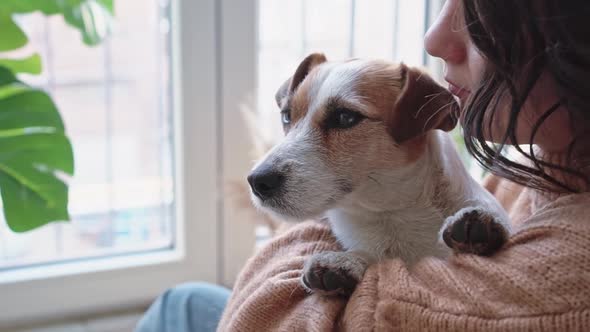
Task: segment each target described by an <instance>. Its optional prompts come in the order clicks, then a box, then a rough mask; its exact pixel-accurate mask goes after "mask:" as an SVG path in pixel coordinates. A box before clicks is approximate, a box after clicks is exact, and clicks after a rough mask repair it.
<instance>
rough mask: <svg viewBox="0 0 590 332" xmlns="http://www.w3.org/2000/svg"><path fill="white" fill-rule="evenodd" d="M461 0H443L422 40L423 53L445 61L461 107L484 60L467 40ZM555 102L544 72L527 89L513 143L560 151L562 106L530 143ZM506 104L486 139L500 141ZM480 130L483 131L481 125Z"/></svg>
mask: <svg viewBox="0 0 590 332" xmlns="http://www.w3.org/2000/svg"><path fill="white" fill-rule="evenodd" d="M461 3H462V1H461V0H447V1H446V2H445V4H444V6H443V8H442V11H441V13H440V14H439V16H438V18H437V19H436V21H435V22H434V24H433V25H432V26H431V27H430V29H428V32H427V33H426V36H425V38H424V47H425V48H426V51H427V52H428V53H429V54H430V55H432V56H435V57H438V58H441V59H442V60H443V61H444V62H445V72H444V76H445V80H446V81H447V82H448V83H449V90H450V91H451V93H453V94H454V95H455V96H456V97H457V98H458V99H459V101H460V104H461V106H463V105H464V104H465V101H466V100H467V97H468V96H469V94H470V93H471V91H474V90H475V89H476V88H477V86H478V85H479V83H480V82H481V80H482V78H483V74H484V70H485V67H486V60H485V59H484V57H483V56H482V55H481V54H480V53H479V51H478V50H477V48H476V47H475V45H474V44H473V43H472V41H471V38H470V37H469V32H468V30H467V27H466V25H465V22H464V18H463V11H462V4H461ZM557 101H558V96H557V88H556V83H555V81H554V79H553V78H552V77H551V75H549V74H548V73H547V72H544V73H543V74H542V75H541V77H540V78H539V79H538V81H537V82H536V83H535V85H534V87H533V89H532V90H531V92H530V94H529V96H528V98H527V100H526V102H525V104H524V105H523V108H522V110H521V112H520V113H519V115H518V122H517V127H516V136H517V142H513V143H516V144H531V143H534V144H538V145H540V146H541V147H542V148H544V149H545V150H551V151H560V150H562V149H564V148H565V147H567V146H568V145H569V143H570V142H571V137H570V127H569V118H568V114H567V112H566V111H565V109H564V108H563V107H561V108H560V109H558V111H556V112H555V113H553V114H552V115H551V116H549V117H548V118H547V120H546V121H545V122H544V123H543V125H542V126H541V127H540V128H539V132H538V133H537V135H536V137H535V140H534V142H531V141H530V137H531V133H532V128H533V127H534V125H535V123H536V122H537V120H538V119H539V118H540V117H541V116H542V115H543V113H544V112H545V111H546V110H547V109H549V108H550V107H551V106H552V105H553V104H555V103H556V102H557ZM509 105H510V103H509V102H508V100H506V101H505V102H504V103H501V104H500V105H498V108H497V109H495V110H494V113H495V115H494V120H493V123H492V126H491V132H484V137H485V138H486V140H489V141H492V142H499V141H501V140H502V137H503V136H504V133H505V131H506V128H507V127H508V122H509V117H510V107H509ZM483 128H487V124H484V126H483Z"/></svg>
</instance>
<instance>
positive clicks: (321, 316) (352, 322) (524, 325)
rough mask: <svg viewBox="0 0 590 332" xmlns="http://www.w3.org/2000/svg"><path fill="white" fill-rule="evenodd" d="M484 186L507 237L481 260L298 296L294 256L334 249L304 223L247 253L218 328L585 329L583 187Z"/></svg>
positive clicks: (323, 232) (587, 206)
mask: <svg viewBox="0 0 590 332" xmlns="http://www.w3.org/2000/svg"><path fill="white" fill-rule="evenodd" d="M487 187H488V189H490V191H492V192H493V193H494V194H495V195H496V197H497V198H498V199H499V200H500V201H501V202H502V203H503V204H504V206H505V207H506V208H507V209H508V211H509V213H510V214H511V218H512V220H513V222H514V224H515V225H516V227H517V232H516V234H515V235H514V236H513V237H512V238H511V239H510V241H509V243H508V244H507V245H506V246H505V247H504V249H503V250H502V251H501V252H499V253H498V254H496V255H494V256H493V257H490V258H485V257H478V256H474V255H467V254H461V255H456V256H453V257H451V258H450V259H448V260H439V259H435V258H427V259H423V260H422V261H420V262H419V263H418V264H416V265H415V266H412V267H408V266H406V265H405V264H404V263H403V262H402V261H400V260H398V259H392V260H387V261H384V262H381V263H379V264H378V265H375V266H372V267H370V268H369V269H368V271H367V273H366V275H365V277H364V279H363V280H362V282H361V283H360V284H359V286H358V288H357V289H356V291H355V292H354V294H353V295H352V296H351V298H350V299H349V300H348V301H347V300H345V299H342V298H334V297H324V296H321V295H318V294H312V295H310V294H306V293H305V292H304V290H303V289H302V288H301V286H300V283H299V278H300V276H301V270H302V267H303V261H304V260H305V259H306V258H307V257H309V256H310V255H312V254H313V253H317V252H320V251H324V250H338V245H337V243H336V241H335V239H334V238H333V236H332V235H331V233H330V230H329V228H328V227H327V226H326V225H323V224H320V223H304V224H300V225H297V226H295V227H293V228H292V229H290V230H289V231H288V232H286V233H285V234H283V235H282V236H279V237H278V238H276V239H275V240H273V241H272V242H271V243H270V244H269V245H267V246H266V247H265V248H263V249H262V250H261V251H260V252H258V253H257V255H256V256H255V257H253V258H252V259H250V261H249V262H248V263H247V265H246V267H245V268H244V270H243V271H242V273H241V275H240V276H239V278H238V281H237V283H236V285H235V288H234V292H233V294H232V296H231V298H230V300H229V303H228V305H227V308H226V310H225V313H224V315H223V317H222V320H221V323H220V326H219V330H221V331H333V330H344V331H370V330H378V331H436V330H441V331H590V194H588V193H586V194H576V195H565V196H560V197H557V196H553V197H549V196H547V195H542V194H539V193H538V192H534V191H532V190H530V189H523V188H521V187H519V186H516V185H514V184H509V183H507V182H505V181H503V180H498V179H497V178H491V179H489V180H488V181H487Z"/></svg>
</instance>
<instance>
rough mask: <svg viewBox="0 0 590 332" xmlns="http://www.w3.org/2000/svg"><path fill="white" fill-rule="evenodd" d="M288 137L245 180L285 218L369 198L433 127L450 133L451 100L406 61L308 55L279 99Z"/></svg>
mask: <svg viewBox="0 0 590 332" xmlns="http://www.w3.org/2000/svg"><path fill="white" fill-rule="evenodd" d="M276 100H277V103H278V106H279V108H280V114H281V121H282V123H283V127H284V131H285V137H284V139H283V141H282V142H281V143H279V144H278V145H277V146H275V147H274V148H273V149H272V150H270V151H269V152H268V153H267V154H266V156H265V157H264V158H263V159H262V160H261V161H260V162H258V164H257V165H256V166H255V167H254V169H253V171H252V173H251V174H250V175H249V176H248V182H249V183H250V186H251V188H252V193H253V195H252V196H253V200H254V202H255V204H256V205H258V206H261V207H263V208H264V209H265V210H268V211H270V212H273V213H276V214H278V215H280V216H281V217H286V218H288V219H296V220H297V219H298V220H301V219H305V218H312V217H316V216H319V215H321V214H322V213H324V212H325V211H327V210H328V209H331V208H334V207H337V206H338V205H339V204H347V203H346V202H347V198H350V197H362V199H365V200H370V199H372V198H371V197H372V196H375V195H379V192H380V191H383V190H391V187H390V186H389V187H387V188H384V186H383V183H382V182H381V180H382V177H383V176H391V173H392V172H395V171H396V170H400V169H403V168H404V167H406V166H408V165H410V164H412V163H413V162H415V161H416V160H417V159H418V158H419V157H420V155H421V154H422V152H423V151H424V143H423V141H424V136H425V135H424V134H425V133H426V132H428V131H429V130H433V129H443V130H447V131H448V130H451V129H452V128H453V127H454V126H455V124H456V118H455V117H454V116H453V114H452V111H451V110H452V108H453V107H455V106H454V105H455V101H454V99H453V97H452V95H451V94H450V93H449V92H448V91H446V90H445V89H444V88H442V87H441V86H439V85H438V84H436V83H435V82H434V81H433V80H432V79H431V78H430V77H428V76H427V75H426V74H424V73H422V72H420V71H418V70H417V69H414V68H409V67H407V66H406V65H404V64H394V63H389V62H384V61H367V60H350V61H346V62H328V61H326V58H325V57H324V55H323V54H317V53H316V54H311V55H309V56H308V57H307V58H305V60H303V62H302V63H301V64H300V65H299V67H298V68H297V70H296V71H295V74H294V75H293V76H292V77H291V78H290V79H289V80H287V81H286V82H285V83H284V84H283V85H282V86H281V88H280V89H279V91H278V92H277V94H276Z"/></svg>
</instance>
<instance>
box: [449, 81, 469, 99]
mask: <svg viewBox="0 0 590 332" xmlns="http://www.w3.org/2000/svg"><path fill="white" fill-rule="evenodd" d="M446 81H447V82H448V83H449V91H451V93H452V94H454V95H455V96H457V97H459V99H461V100H465V99H467V97H468V96H469V93H471V91H469V90H467V89H465V88H460V87H458V86H457V85H456V84H454V83H453V82H451V81H449V80H446Z"/></svg>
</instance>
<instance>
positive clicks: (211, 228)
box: [0, 0, 221, 330]
mask: <svg viewBox="0 0 590 332" xmlns="http://www.w3.org/2000/svg"><path fill="white" fill-rule="evenodd" d="M114 3H115V12H116V22H115V26H114V31H113V35H112V37H111V38H110V39H109V40H107V41H106V42H105V43H104V44H102V45H101V46H99V47H94V48H88V47H85V46H83V45H82V43H81V41H80V37H79V36H78V35H77V33H76V32H75V31H74V30H72V29H65V28H64V23H63V22H62V21H61V19H59V18H49V19H45V18H44V17H42V16H40V15H37V14H33V15H24V16H21V17H19V18H18V19H19V20H20V21H19V22H20V23H21V24H22V25H23V26H24V27H26V31H27V33H28V35H29V36H30V39H31V40H32V42H33V43H34V44H33V45H31V48H33V47H34V48H35V49H36V51H38V52H42V54H43V56H44V60H45V61H46V63H44V65H45V72H44V74H43V75H42V76H40V77H23V79H26V80H27V81H28V82H31V84H34V85H37V86H40V87H42V88H44V89H47V90H48V91H49V92H51V94H52V95H53V97H54V100H55V101H56V103H57V105H58V106H59V109H60V111H61V113H62V116H63V117H64V121H65V124H66V130H67V133H68V134H69V136H70V137H71V140H72V143H73V145H74V154H75V158H76V174H75V177H74V178H73V179H72V183H71V187H70V213H71V215H72V219H73V220H72V222H71V223H55V224H51V225H48V226H46V227H43V228H41V229H39V230H36V231H33V232H31V233H25V234H9V233H8V231H7V230H6V228H4V227H5V226H4V223H2V224H1V226H0V227H2V228H1V229H0V294H2V297H0V330H3V329H5V328H9V327H12V326H18V325H22V324H35V322H43V321H48V320H51V321H54V320H60V319H63V318H66V317H79V316H80V315H84V316H86V315H94V314H100V313H102V312H113V311H116V310H119V309H122V308H140V307H142V306H145V305H147V304H148V303H150V302H151V301H153V299H154V298H155V297H156V296H157V295H158V294H160V293H161V292H162V291H164V290H165V289H166V288H168V287H170V286H172V285H174V284H177V283H181V282H185V281H190V280H203V281H210V282H217V281H218V280H219V277H218V276H219V270H220V269H221V267H220V264H219V262H220V258H219V252H220V248H219V246H220V244H219V243H220V242H219V241H218V240H219V235H218V234H219V230H220V226H219V220H220V219H219V218H218V211H219V210H220V208H219V202H218V199H217V197H219V196H220V195H219V188H218V186H217V184H218V183H219V180H218V179H219V174H218V169H219V167H218V147H219V146H218V144H217V142H218V134H217V130H216V128H218V120H219V119H218V115H217V111H218V106H217V92H216V91H217V90H216V88H215V87H216V83H215V82H216V80H217V72H216V69H215V68H216V65H215V64H216V61H217V54H216V29H215V20H214V18H215V8H216V7H215V5H214V2H213V0H210V1H174V0H173V1H166V0H149V1H141V0H124V1H115V2H114ZM0 35H1V33H0ZM196 46H198V47H196ZM26 51H28V50H23V52H26Z"/></svg>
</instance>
